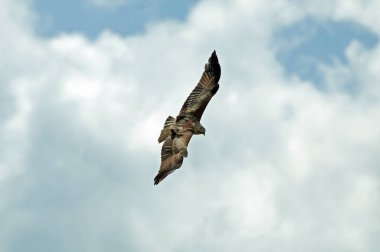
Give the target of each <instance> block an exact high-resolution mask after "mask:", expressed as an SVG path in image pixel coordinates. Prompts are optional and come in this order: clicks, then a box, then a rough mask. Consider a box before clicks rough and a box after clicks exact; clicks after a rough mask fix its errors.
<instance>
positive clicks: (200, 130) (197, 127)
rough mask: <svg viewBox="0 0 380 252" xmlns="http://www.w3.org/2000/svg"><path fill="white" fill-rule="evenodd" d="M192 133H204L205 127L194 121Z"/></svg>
mask: <svg viewBox="0 0 380 252" xmlns="http://www.w3.org/2000/svg"><path fill="white" fill-rule="evenodd" d="M194 134H197V135H200V134H202V135H204V136H205V135H206V129H205V127H203V126H202V124H200V123H199V122H196V123H195V127H194Z"/></svg>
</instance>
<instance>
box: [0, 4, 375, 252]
mask: <svg viewBox="0 0 380 252" xmlns="http://www.w3.org/2000/svg"><path fill="white" fill-rule="evenodd" d="M19 3H24V2H21V1H20V2H19ZM19 3H17V4H19ZM2 4H3V6H5V7H6V8H7V9H11V10H13V9H14V10H18V8H17V5H16V3H14V2H11V1H3V2H2ZM339 4H340V3H339ZM339 4H338V2H336V3H335V2H334V3H332V4H330V5H328V7H326V8H313V6H314V5H316V2H314V1H308V2H303V4H302V5H301V4H300V3H297V2H288V1H276V2H275V3H269V2H268V3H266V2H264V1H255V2H249V3H248V2H247V1H224V2H217V1H204V2H200V3H199V4H198V5H197V6H196V7H195V9H194V10H193V11H192V12H191V13H190V15H189V18H188V20H187V21H186V22H185V23H175V22H164V23H160V24H155V25H151V26H150V27H149V29H148V30H147V33H145V34H142V35H139V36H131V37H121V36H119V35H117V34H114V33H112V32H110V31H108V32H104V33H103V34H102V35H100V36H99V37H98V38H97V39H96V40H94V41H90V40H89V39H87V38H86V37H84V36H82V35H80V34H66V35H61V36H59V37H55V38H52V39H43V38H39V37H38V36H37V35H35V34H33V33H32V30H33V29H32V28H31V27H30V24H29V20H30V18H29V17H32V16H33V15H31V14H28V11H29V10H28V8H27V7H25V9H23V10H24V11H22V12H16V13H18V14H17V15H14V16H9V15H8V16H6V18H7V19H6V22H8V23H9V25H10V26H9V27H13V29H12V30H13V31H14V32H15V34H16V32H17V34H18V35H17V36H11V37H8V38H7V39H6V40H5V41H6V42H4V41H3V42H0V43H1V44H0V45H1V46H0V48H1V51H2V52H6V53H5V54H4V55H3V56H2V59H1V64H0V69H1V72H6V74H5V75H3V76H1V77H0V78H2V79H4V81H3V83H5V84H4V86H2V87H1V90H5V91H7V92H8V95H9V97H11V98H12V99H11V100H12V102H10V104H12V106H11V107H6V108H4V107H3V108H2V110H3V111H10V114H9V115H7V114H6V115H7V116H4V117H1V120H2V126H1V128H0V136H1V137H0V141H1V145H2V146H6V148H5V151H3V152H2V153H1V154H0V164H1V166H0V168H1V173H0V183H1V186H2V188H3V189H2V190H1V192H0V196H1V199H2V200H1V202H0V215H1V218H2V219H4V220H6V221H5V223H4V224H3V228H2V230H1V231H0V244H1V245H0V248H1V250H2V251H23V250H25V248H29V250H30V251H33V250H35V251H41V250H44V248H45V250H46V248H50V247H49V246H51V247H52V248H54V250H55V251H78V250H82V251H104V248H108V249H109V247H110V246H111V247H112V249H113V251H119V250H120V251H121V250H123V251H125V250H128V251H149V250H151V251H152V250H153V251H174V250H181V251H194V250H199V251H216V250H217V251H231V250H232V249H234V250H239V251H252V250H258V251H274V250H278V249H279V248H281V250H283V251H305V250H307V251H348V250H349V251H377V250H378V249H379V244H378V242H377V235H376V234H378V232H379V229H380V223H379V221H378V219H379V218H378V217H379V214H378V213H379V210H380V209H379V207H380V202H379V200H378V199H379V185H380V184H379V172H378V163H379V161H380V160H379V157H378V153H377V150H379V149H380V146H379V143H378V141H375V139H378V138H379V136H380V130H379V127H377V125H379V118H380V103H379V101H378V94H379V92H377V91H378V85H376V84H375V83H378V80H379V79H380V74H379V72H378V71H377V70H376V69H378V68H377V66H378V65H379V62H380V53H379V50H380V49H379V48H380V47H379V46H378V45H377V46H376V47H375V48H373V49H366V48H364V47H362V46H361V45H360V44H358V43H357V42H352V43H351V44H350V46H349V47H348V48H347V50H346V55H347V58H348V64H347V65H336V66H332V67H327V66H324V65H321V68H322V69H324V72H325V73H326V78H325V81H326V85H327V86H329V87H331V89H328V90H326V91H321V90H319V89H317V88H315V87H314V86H313V85H312V84H311V83H307V82H302V81H300V80H299V79H298V78H296V77H294V76H291V77H289V76H288V75H286V74H285V73H284V71H285V70H284V69H283V68H282V66H281V65H280V64H279V63H278V62H277V60H276V58H275V48H276V46H275V41H272V35H273V32H274V31H276V30H278V29H280V28H281V27H283V25H287V24H291V23H292V22H296V21H297V20H300V19H301V18H303V17H304V16H306V15H312V16H316V17H318V18H340V17H344V18H345V19H350V20H352V21H354V22H361V23H363V24H364V25H366V26H367V27H368V28H369V29H372V30H373V31H377V30H376V29H377V28H375V27H374V26H375V25H373V27H369V25H370V24H375V23H371V22H369V21H371V20H372V21H373V18H375V14H374V13H375V11H376V8H374V7H376V5H377V3H375V1H373V2H368V1H367V2H355V6H356V5H357V7H358V8H357V9H359V10H363V12H364V11H365V12H368V15H364V14H363V13H361V12H360V11H359V12H358V11H352V8H349V4H354V3H353V2H348V4H347V5H345V6H343V7H344V8H343V7H342V6H341V5H339ZM22 6H24V5H22ZM340 7H342V8H340ZM0 9H1V8H0ZM342 9H343V10H344V9H347V10H351V11H347V12H342ZM304 10H305V11H304ZM5 13H6V12H5ZM274 17H276V18H274ZM359 19H360V20H359ZM363 19H364V21H363ZM366 20H368V21H366ZM5 27H7V26H6V25H4V26H2V27H1V31H0V32H1V33H2V34H3V33H4V32H5V31H4V29H5ZM213 49H216V50H217V53H218V55H219V57H220V62H221V65H222V77H221V88H220V91H219V92H218V94H217V96H215V98H214V99H213V100H212V102H211V103H210V105H209V106H208V108H207V111H206V112H205V117H204V119H203V124H204V125H205V126H206V128H207V129H208V130H207V137H205V138H203V137H194V139H193V140H192V143H191V146H190V150H189V153H190V155H189V158H188V159H186V160H185V162H184V165H183V167H182V168H181V169H180V170H179V171H177V172H175V173H174V174H173V175H171V176H170V177H168V178H167V180H165V181H164V182H163V184H160V186H157V187H153V177H154V175H155V173H156V172H157V169H158V166H159V151H160V146H159V145H158V144H156V138H157V136H158V133H159V130H160V127H161V126H162V124H163V121H164V119H165V118H166V116H167V115H168V114H171V115H175V114H176V113H177V112H178V110H179V108H180V106H181V104H182V102H183V101H184V99H185V98H186V96H187V95H188V93H189V92H190V91H191V89H192V88H193V85H194V84H195V83H196V81H197V80H198V79H199V77H200V73H201V71H202V68H203V64H204V63H205V61H206V60H207V57H208V56H209V54H210V53H211V51H212V50H213ZM342 76H343V77H342ZM350 81H354V82H355V85H357V86H358V89H357V90H356V91H355V93H354V94H350V93H348V92H346V91H345V90H344V89H342V88H336V86H335V84H334V83H338V84H339V85H340V86H344V85H346V83H347V82H350ZM334 87H335V88H334ZM46 240H49V241H50V243H49V244H47V243H46V242H45V241H46Z"/></svg>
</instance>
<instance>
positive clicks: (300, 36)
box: [274, 18, 379, 88]
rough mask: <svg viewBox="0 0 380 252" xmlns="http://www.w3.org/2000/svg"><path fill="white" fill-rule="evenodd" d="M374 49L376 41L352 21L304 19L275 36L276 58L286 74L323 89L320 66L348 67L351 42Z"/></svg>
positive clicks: (376, 38) (368, 32) (371, 34)
mask: <svg viewBox="0 0 380 252" xmlns="http://www.w3.org/2000/svg"><path fill="white" fill-rule="evenodd" d="M354 40H356V41H358V42H359V43H361V44H362V45H363V46H364V47H365V48H368V49H371V48H373V47H374V46H375V45H376V44H377V43H378V41H379V38H378V37H377V36H376V35H375V34H373V33H371V32H370V31H369V30H368V29H366V28H365V27H363V26H361V25H359V24H357V23H353V22H348V21H347V22H336V21H332V20H329V21H319V20H315V19H311V18H307V19H304V20H302V21H300V22H298V23H296V24H294V25H292V26H290V27H286V28H284V29H282V30H280V31H279V32H277V33H276V34H275V36H274V41H276V44H277V45H278V52H277V55H276V56H277V59H278V60H279V62H280V63H281V64H282V65H283V67H284V68H285V70H286V71H287V72H288V73H289V74H295V75H297V76H299V77H300V78H301V79H303V80H307V81H311V82H313V83H314V84H316V86H318V87H320V88H323V87H322V86H321V83H322V81H323V76H322V74H321V72H320V69H319V68H318V65H319V64H321V63H322V64H325V65H333V64H334V63H340V64H347V58H346V56H345V50H346V48H347V46H348V45H349V44H350V43H351V42H352V41H354Z"/></svg>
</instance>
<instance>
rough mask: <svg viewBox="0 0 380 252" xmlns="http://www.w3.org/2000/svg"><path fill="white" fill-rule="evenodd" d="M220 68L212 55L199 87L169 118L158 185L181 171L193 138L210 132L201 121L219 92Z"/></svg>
mask: <svg viewBox="0 0 380 252" xmlns="http://www.w3.org/2000/svg"><path fill="white" fill-rule="evenodd" d="M220 74H221V70H220V65H219V61H218V57H217V55H216V52H215V51H214V52H213V53H212V54H211V57H210V58H209V59H208V62H207V63H206V65H205V68H204V71H203V74H202V77H201V79H200V80H199V82H198V84H197V85H196V86H195V88H194V89H193V91H192V92H191V93H190V95H189V96H188V97H187V99H186V101H185V103H184V104H183V106H182V108H181V110H180V112H179V114H178V116H177V117H176V118H174V117H172V116H169V117H168V118H167V119H166V121H165V124H164V128H163V129H162V130H161V134H160V136H159V138H158V142H159V143H161V142H163V141H164V143H163V145H162V148H161V166H160V170H159V171H158V174H157V176H156V177H155V178H154V184H155V185H157V184H158V183H160V182H161V181H162V180H163V179H164V178H165V177H166V176H168V175H169V174H170V173H172V172H174V171H175V170H176V169H178V168H180V167H181V165H182V162H183V158H185V157H187V154H188V153H187V146H188V144H189V142H190V139H191V137H192V136H193V135H199V134H203V135H205V133H206V129H205V128H204V127H203V126H202V125H201V123H200V120H201V118H202V115H203V112H204V110H205V109H206V107H207V104H208V103H209V101H210V100H211V98H212V97H213V96H214V95H215V94H216V92H217V91H218V89H219V83H218V82H219V79H220Z"/></svg>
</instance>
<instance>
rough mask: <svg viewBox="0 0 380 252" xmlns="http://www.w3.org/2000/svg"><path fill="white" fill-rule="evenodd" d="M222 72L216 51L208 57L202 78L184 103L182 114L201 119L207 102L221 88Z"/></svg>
mask: <svg viewBox="0 0 380 252" xmlns="http://www.w3.org/2000/svg"><path fill="white" fill-rule="evenodd" d="M220 74H221V69H220V65H219V61H218V56H217V55H216V52H215V51H214V52H213V53H212V54H211V57H210V58H209V59H208V63H206V65H205V70H204V72H203V74H202V77H201V79H200V80H199V82H198V84H197V85H196V86H195V88H194V89H193V91H192V92H191V93H190V95H189V96H188V97H187V99H186V101H185V103H184V104H183V106H182V108H181V111H180V116H181V115H184V114H192V115H194V116H195V117H197V118H198V120H199V121H200V120H201V117H202V115H203V112H204V110H205V109H206V107H207V104H208V103H209V101H210V100H211V98H212V97H213V96H214V95H215V94H216V92H217V91H218V89H219V84H218V82H219V79H220Z"/></svg>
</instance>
